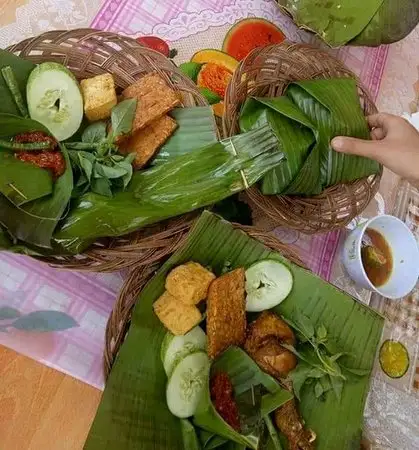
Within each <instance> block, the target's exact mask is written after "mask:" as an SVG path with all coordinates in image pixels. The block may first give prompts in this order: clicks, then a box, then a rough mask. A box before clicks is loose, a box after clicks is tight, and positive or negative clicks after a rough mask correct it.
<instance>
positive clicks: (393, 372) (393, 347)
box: [379, 339, 410, 378]
mask: <svg viewBox="0 0 419 450" xmlns="http://www.w3.org/2000/svg"><path fill="white" fill-rule="evenodd" d="M379 360H380V366H381V368H382V369H383V371H384V373H385V374H386V375H387V376H389V377H390V378H401V377H402V376H403V375H405V374H406V372H407V370H408V369H409V364H410V358H409V353H408V351H407V349H406V347H405V346H404V345H403V344H402V343H401V342H399V341H393V340H391V339H388V340H387V341H385V342H384V343H383V345H382V346H381V348H380V356H379Z"/></svg>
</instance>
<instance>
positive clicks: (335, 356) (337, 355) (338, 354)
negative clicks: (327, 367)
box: [330, 352, 346, 361]
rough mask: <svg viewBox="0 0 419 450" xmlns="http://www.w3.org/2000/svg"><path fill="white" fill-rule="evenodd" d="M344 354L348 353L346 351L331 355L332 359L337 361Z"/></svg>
mask: <svg viewBox="0 0 419 450" xmlns="http://www.w3.org/2000/svg"><path fill="white" fill-rule="evenodd" d="M343 355H346V353H345V352H341V353H336V354H335V355H332V356H331V357H330V359H331V361H337V360H338V359H339V358H341V357H342V356H343Z"/></svg>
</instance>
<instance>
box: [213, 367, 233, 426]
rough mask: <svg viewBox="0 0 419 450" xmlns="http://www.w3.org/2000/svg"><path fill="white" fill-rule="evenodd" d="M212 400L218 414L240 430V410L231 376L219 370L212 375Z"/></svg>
mask: <svg viewBox="0 0 419 450" xmlns="http://www.w3.org/2000/svg"><path fill="white" fill-rule="evenodd" d="M210 390H211V400H212V402H213V403H214V406H215V409H216V410H217V412H218V414H219V415H220V416H221V417H222V418H223V419H224V420H225V421H226V422H227V423H228V424H229V425H230V426H231V427H232V428H234V429H235V430H236V431H240V420H239V411H238V409H237V404H236V402H235V400H234V389H233V385H232V384H231V381H230V378H229V376H228V375H227V374H226V373H225V372H218V373H216V374H214V375H213V376H212V377H211V383H210Z"/></svg>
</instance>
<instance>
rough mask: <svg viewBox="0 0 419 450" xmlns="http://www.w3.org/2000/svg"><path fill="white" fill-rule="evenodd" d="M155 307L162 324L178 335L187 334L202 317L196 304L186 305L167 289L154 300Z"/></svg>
mask: <svg viewBox="0 0 419 450" xmlns="http://www.w3.org/2000/svg"><path fill="white" fill-rule="evenodd" d="M153 308H154V312H155V313H156V315H157V317H158V318H159V319H160V321H161V322H162V324H163V325H164V326H165V327H166V328H167V329H168V330H169V331H170V332H171V333H173V334H174V335H176V336H180V335H184V334H186V333H187V332H188V331H190V330H191V329H192V328H193V327H195V326H196V325H198V324H199V322H200V321H201V318H202V316H201V313H200V311H199V309H198V308H197V307H196V306H192V305H185V304H184V303H182V302H181V301H180V300H179V299H178V298H176V297H174V296H173V295H171V294H170V293H169V292H167V291H165V292H164V293H163V294H162V295H161V296H160V297H159V298H158V300H156V301H155V302H154V305H153Z"/></svg>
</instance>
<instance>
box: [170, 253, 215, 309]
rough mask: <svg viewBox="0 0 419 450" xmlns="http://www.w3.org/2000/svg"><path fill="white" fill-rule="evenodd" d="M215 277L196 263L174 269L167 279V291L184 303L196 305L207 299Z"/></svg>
mask: <svg viewBox="0 0 419 450" xmlns="http://www.w3.org/2000/svg"><path fill="white" fill-rule="evenodd" d="M214 279H215V275H214V274H213V273H212V272H210V271H209V270H207V269H205V267H202V266H201V264H198V263H196V262H188V263H186V264H182V265H181V266H178V267H176V268H174V269H173V270H172V271H171V272H170V273H169V275H168V276H167V278H166V289H167V291H168V292H170V293H171V294H172V295H173V296H175V297H177V298H178V299H179V300H181V301H182V302H183V303H185V304H188V305H196V304H198V303H199V302H200V301H201V300H204V299H205V298H207V295H208V289H209V286H210V284H211V282H212V281H213V280H214Z"/></svg>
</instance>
